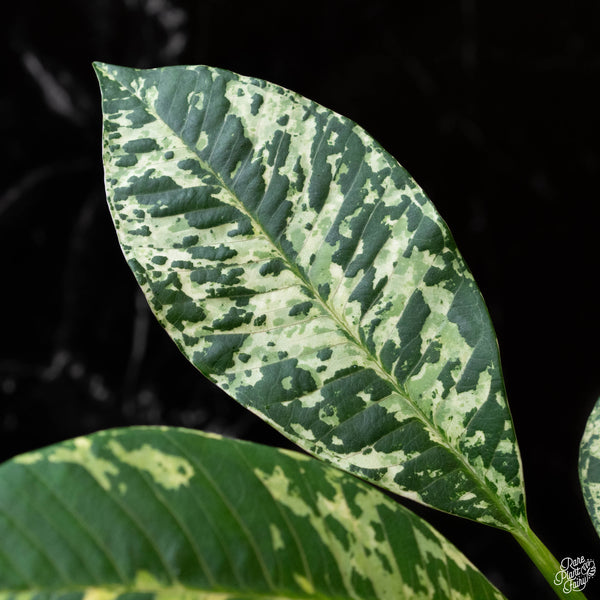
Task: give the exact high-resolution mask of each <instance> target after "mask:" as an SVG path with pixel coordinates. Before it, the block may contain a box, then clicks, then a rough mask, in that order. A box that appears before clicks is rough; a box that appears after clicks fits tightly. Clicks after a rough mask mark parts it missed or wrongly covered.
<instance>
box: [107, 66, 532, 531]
mask: <svg viewBox="0 0 600 600" xmlns="http://www.w3.org/2000/svg"><path fill="white" fill-rule="evenodd" d="M96 70H97V72H98V76H99V80H100V84H101V88H102V94H103V112H104V161H105V171H106V190H107V196H108V201H109V204H110V209H111V212H112V216H113V219H114V222H115V226H116V228H117V232H118V235H119V240H120V243H121V246H122V248H123V250H124V253H125V256H126V258H127V260H128V262H129V264H130V266H131V268H132V269H133V271H134V273H135V275H136V277H137V279H138V281H139V283H140V285H141V286H142V288H143V290H144V292H145V294H146V296H147V298H148V300H149V303H150V305H151V307H152V309H153V310H154V312H155V314H156V315H157V317H158V319H159V321H160V322H161V323H162V325H163V326H164V327H165V328H166V329H167V331H168V332H169V334H170V335H171V336H172V338H173V339H174V340H175V342H176V343H177V344H178V345H179V347H180V348H181V350H182V351H183V353H184V354H185V355H186V356H187V357H188V358H189V359H190V360H191V361H192V363H193V364H194V365H196V367H197V368H198V369H200V371H202V372H203V373H204V374H205V375H206V376H208V377H209V378H210V379H211V380H212V381H214V382H216V383H217V384H218V385H219V386H220V387H221V388H223V389H224V390H226V391H227V392H228V393H229V394H230V395H231V396H233V397H234V398H235V399H237V400H238V401H239V402H240V403H242V404H243V405H245V406H247V407H248V408H249V409H250V410H252V411H254V412H255V413H257V414H259V415H261V416H262V417H263V418H264V419H266V420H267V421H268V422H269V423H271V424H272V425H273V426H274V427H276V428H277V429H279V430H280V431H281V432H282V433H283V434H284V435H286V436H288V437H289V438H291V439H292V440H294V441H295V442H296V443H298V444H299V445H300V446H302V447H303V448H305V449H306V450H308V451H309V452H311V453H312V454H314V455H316V456H319V457H320V458H323V459H325V460H328V461H331V462H332V463H334V464H335V465H337V466H339V467H341V468H342V469H345V470H348V471H351V472H354V473H356V474H358V475H360V476H361V477H364V478H366V479H368V480H371V481H374V482H376V483H377V484H378V485H380V486H382V487H385V488H387V489H389V490H392V491H394V492H396V493H400V494H403V495H406V496H410V497H412V498H413V499H416V500H417V501H419V502H423V503H425V504H429V505H431V506H435V507H437V508H440V509H442V510H445V511H448V512H452V513H455V514H459V515H463V516H466V517H469V518H472V519H476V520H479V521H483V522H486V523H491V524H493V525H497V526H500V527H504V528H508V529H512V528H514V527H515V526H517V525H515V524H516V523H518V522H520V523H524V498H523V486H522V476H521V464H520V458H519V454H518V449H517V446H516V441H515V435H514V431H513V426H512V421H511V417H510V414H509V410H508V406H507V402H506V395H505V390H504V384H503V380H502V376H501V369H500V362H499V356H498V348H497V343H496V339H495V335H494V332H493V329H492V326H491V323H490V320H489V316H488V314H487V311H486V308H485V305H484V303H483V301H482V298H481V295H480V293H479V291H478V289H477V287H476V285H475V283H474V282H473V278H472V276H471V274H470V273H469V271H468V270H467V268H466V266H465V264H464V262H463V260H462V259H461V257H460V255H459V253H458V251H457V249H456V246H455V244H454V241H453V239H452V236H451V234H450V232H449V231H448V228H447V226H446V225H445V223H444V222H443V221H442V219H441V218H440V216H439V215H438V214H437V212H436V211H435V209H434V207H433V205H432V204H431V202H430V201H429V200H428V199H427V198H426V197H425V195H424V194H423V192H422V191H421V189H420V188H419V187H418V186H417V184H416V183H415V182H414V181H413V180H412V179H411V177H410V176H409V175H408V174H407V172H406V171H405V170H404V169H403V168H402V167H401V166H400V165H399V164H398V163H397V161H396V160H395V159H394V158H392V157H391V156H390V155H389V154H388V153H386V152H385V151H384V150H383V149H382V148H381V147H380V146H379V145H378V144H377V143H376V142H375V141H374V140H373V139H372V138H371V137H369V135H368V134H366V133H365V131H364V130H363V129H361V128H360V127H359V126H357V125H356V124H354V123H353V122H351V121H349V120H348V119H346V118H344V117H342V116H340V115H338V114H336V113H334V112H332V111H330V110H328V109H326V108H323V107H322V106H320V105H318V104H316V103H314V102H311V101H310V100H308V99H306V98H303V97H302V96H299V95H297V94H295V93H293V92H290V91H288V90H285V89H283V88H281V87H278V86H275V85H272V84H270V83H267V82H264V81H261V80H258V79H251V78H247V77H241V76H238V75H235V74H233V73H230V72H228V71H223V70H219V69H214V68H209V67H169V68H164V69H156V70H147V71H141V70H134V69H127V68H122V67H115V66H110V65H104V64H99V65H96ZM391 118H396V116H393V117H391ZM397 118H401V117H400V116H398V117H397Z"/></svg>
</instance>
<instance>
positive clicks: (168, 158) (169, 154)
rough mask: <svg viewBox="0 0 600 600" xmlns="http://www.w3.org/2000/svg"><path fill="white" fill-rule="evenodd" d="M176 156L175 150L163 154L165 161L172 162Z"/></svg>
mask: <svg viewBox="0 0 600 600" xmlns="http://www.w3.org/2000/svg"><path fill="white" fill-rule="evenodd" d="M174 156H175V152H173V150H167V151H166V152H165V153H164V154H163V158H164V159H165V160H171V159H172V158H173V157H174Z"/></svg>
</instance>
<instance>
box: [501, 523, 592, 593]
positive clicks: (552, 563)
mask: <svg viewBox="0 0 600 600" xmlns="http://www.w3.org/2000/svg"><path fill="white" fill-rule="evenodd" d="M512 535H513V536H514V538H515V539H516V540H517V542H519V544H520V545H521V547H522V548H523V550H525V552H527V555H528V556H529V558H530V559H531V560H532V561H533V562H534V564H535V566H536V567H537V568H538V569H539V571H540V572H541V573H542V575H543V576H544V578H545V579H546V581H547V582H548V583H549V584H550V587H551V588H552V589H553V590H554V592H555V593H556V595H557V596H558V597H559V598H563V599H564V600H585V595H584V594H583V592H581V591H579V588H578V587H577V586H575V585H572V587H571V580H568V581H563V582H562V583H561V584H560V585H556V584H555V579H554V578H555V576H556V574H557V573H558V572H559V571H560V570H561V566H560V564H559V562H558V561H557V560H556V558H554V556H553V555H552V553H551V552H550V550H548V548H546V546H545V545H544V544H543V542H542V541H541V540H540V539H539V538H538V536H537V535H535V533H534V532H533V531H532V529H531V527H529V525H527V526H526V527H521V528H519V529H516V530H514V531H513V532H512Z"/></svg>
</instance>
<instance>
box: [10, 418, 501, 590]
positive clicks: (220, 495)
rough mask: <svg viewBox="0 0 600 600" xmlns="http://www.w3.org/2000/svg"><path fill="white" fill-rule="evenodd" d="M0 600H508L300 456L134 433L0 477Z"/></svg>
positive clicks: (85, 442) (444, 547)
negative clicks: (137, 599)
mask: <svg viewBox="0 0 600 600" xmlns="http://www.w3.org/2000/svg"><path fill="white" fill-rule="evenodd" d="M0 508H1V510H0V531H1V532H2V536H0V557H7V556H8V557H10V564H8V563H6V562H3V561H2V560H1V559H0V598H2V599H3V600H4V599H8V598H14V597H16V596H17V595H18V597H19V598H22V599H23V600H25V599H26V598H29V597H33V596H36V595H38V594H40V593H43V594H45V595H47V596H48V597H51V598H56V599H58V598H66V597H67V596H68V597H70V598H75V597H76V598H78V599H84V598H90V599H91V598H92V597H97V596H102V597H104V598H107V599H109V598H116V597H118V596H120V595H122V594H144V595H151V596H152V597H157V598H161V597H164V598H167V597H171V598H172V597H173V595H174V594H176V595H177V596H178V597H179V596H181V597H189V598H215V599H216V598H223V599H224V598H246V599H250V598H274V599H276V598H335V599H342V598H365V599H368V598H379V599H381V598H397V597H406V598H454V597H459V595H460V594H461V593H468V592H469V593H470V592H471V591H473V590H476V591H477V596H476V597H477V598H485V599H488V598H489V599H492V598H494V599H499V598H502V597H503V596H502V595H501V594H500V593H499V592H498V591H497V590H495V588H493V586H491V584H489V583H488V582H487V581H486V580H485V578H484V577H483V576H482V575H481V573H479V572H478V571H477V570H476V569H475V568H474V567H473V566H472V565H471V564H470V563H469V562H468V561H467V559H465V558H464V556H462V555H461V554H460V553H459V552H458V551H457V550H456V549H455V548H454V547H453V546H452V545H451V544H449V543H448V542H447V541H446V540H445V539H444V538H443V537H442V536H441V535H440V534H439V533H437V532H435V530H433V529H432V528H431V527H430V526H429V525H427V524H426V523H425V522H424V521H422V520H421V519H419V518H418V517H416V516H415V515H413V514H411V513H410V512H409V511H408V510H407V509H405V508H403V507H401V506H399V505H397V504H395V503H394V502H392V501H391V500H390V499H388V498H386V497H385V496H384V495H383V494H382V493H381V492H378V491H377V490H375V489H374V488H372V487H369V486H367V485H366V484H364V483H362V482H360V481H358V480H356V479H354V478H352V477H351V476H349V475H347V474H344V473H342V472H341V471H339V470H336V469H334V468H332V467H328V466H326V465H324V464H323V463H321V462H319V461H316V460H314V459H312V458H308V457H306V456H303V455H299V454H297V453H292V452H285V451H280V450H277V449H274V448H268V447H265V446H259V445H257V444H250V443H247V442H239V441H237V440H228V439H225V438H220V437H218V436H214V435H207V434H203V433H199V432H195V431H191V430H180V429H173V428H158V427H147V428H129V429H124V430H109V431H105V432H100V433H98V434H94V435H92V436H87V437H85V438H77V439H75V440H70V441H67V442H63V443H61V444H58V445H56V446H52V447H49V448H46V449H43V450H41V451H38V452H36V453H30V454H26V455H22V456H20V457H17V458H16V459H13V460H12V461H9V462H7V463H5V464H4V465H1V466H0Z"/></svg>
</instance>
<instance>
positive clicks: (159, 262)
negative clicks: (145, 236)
mask: <svg viewBox="0 0 600 600" xmlns="http://www.w3.org/2000/svg"><path fill="white" fill-rule="evenodd" d="M151 260H152V262H153V263H154V264H155V265H164V264H165V263H166V262H167V257H166V256H162V255H156V256H153V257H152V259H151Z"/></svg>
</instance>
